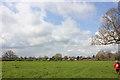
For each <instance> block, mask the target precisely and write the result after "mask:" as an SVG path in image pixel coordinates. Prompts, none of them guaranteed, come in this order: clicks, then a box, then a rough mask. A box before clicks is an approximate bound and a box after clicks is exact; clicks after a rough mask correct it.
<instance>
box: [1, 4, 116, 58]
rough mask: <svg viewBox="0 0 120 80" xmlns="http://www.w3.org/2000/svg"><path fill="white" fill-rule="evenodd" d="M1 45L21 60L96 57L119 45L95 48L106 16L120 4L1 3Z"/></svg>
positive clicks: (113, 49)
mask: <svg viewBox="0 0 120 80" xmlns="http://www.w3.org/2000/svg"><path fill="white" fill-rule="evenodd" d="M0 4H1V8H0V17H1V18H2V19H1V23H0V24H1V26H0V33H1V34H2V35H1V38H0V45H2V46H1V49H2V51H5V50H13V51H14V52H15V53H16V55H18V56H27V57H29V56H36V57H39V56H53V55H55V54H56V53H61V54H62V55H63V56H92V55H95V54H97V52H98V51H100V50H106V51H112V52H115V51H117V46H116V45H106V46H104V45H101V46H97V45H96V46H93V45H91V44H90V43H91V36H93V35H95V33H96V32H97V31H98V29H99V27H100V26H101V21H102V20H101V19H102V15H104V14H105V13H106V12H107V11H108V10H109V9H110V8H116V7H117V3H116V2H1V3H0Z"/></svg>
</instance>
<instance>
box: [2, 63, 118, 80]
mask: <svg viewBox="0 0 120 80" xmlns="http://www.w3.org/2000/svg"><path fill="white" fill-rule="evenodd" d="M113 63H114V62H113V61H62V62H59V61H57V62H54V61H50V62H47V61H16V62H15V61H13V62H3V65H2V66H3V68H2V72H3V78H117V77H118V75H117V74H115V71H114V69H113Z"/></svg>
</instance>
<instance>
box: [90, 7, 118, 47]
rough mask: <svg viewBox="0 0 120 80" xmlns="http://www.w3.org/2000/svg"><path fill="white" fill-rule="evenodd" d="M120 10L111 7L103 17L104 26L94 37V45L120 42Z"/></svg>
mask: <svg viewBox="0 0 120 80" xmlns="http://www.w3.org/2000/svg"><path fill="white" fill-rule="evenodd" d="M119 18H120V11H119V10H118V9H116V8H111V9H110V10H109V11H107V12H106V13H105V14H104V15H103V17H102V26H101V27H100V28H99V30H98V32H97V33H96V35H95V36H93V37H92V45H108V44H120V25H119V23H120V21H119Z"/></svg>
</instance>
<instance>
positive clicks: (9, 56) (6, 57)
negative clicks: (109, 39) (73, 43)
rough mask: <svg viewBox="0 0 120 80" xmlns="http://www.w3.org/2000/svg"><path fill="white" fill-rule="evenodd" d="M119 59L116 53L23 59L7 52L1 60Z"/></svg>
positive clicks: (105, 52) (103, 52)
mask: <svg viewBox="0 0 120 80" xmlns="http://www.w3.org/2000/svg"><path fill="white" fill-rule="evenodd" d="M119 59H120V57H119V56H118V53H112V52H110V51H103V50H101V51H99V52H98V53H97V54H96V55H92V56H91V57H90V56H88V57H84V56H62V54H61V53H56V54H55V55H54V56H52V57H48V56H44V57H31V56H30V57H23V56H20V57H19V56H17V55H16V54H15V52H14V51H12V50H7V51H5V52H4V53H3V55H2V58H1V60H2V61H79V60H96V61H103V60H106V61H112V60H119Z"/></svg>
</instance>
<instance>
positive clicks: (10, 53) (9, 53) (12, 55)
mask: <svg viewBox="0 0 120 80" xmlns="http://www.w3.org/2000/svg"><path fill="white" fill-rule="evenodd" d="M17 58H18V56H17V55H15V53H14V52H13V51H12V50H7V51H5V53H4V54H3V55H2V59H3V60H15V59H17Z"/></svg>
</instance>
